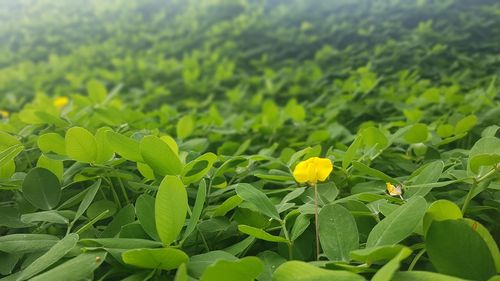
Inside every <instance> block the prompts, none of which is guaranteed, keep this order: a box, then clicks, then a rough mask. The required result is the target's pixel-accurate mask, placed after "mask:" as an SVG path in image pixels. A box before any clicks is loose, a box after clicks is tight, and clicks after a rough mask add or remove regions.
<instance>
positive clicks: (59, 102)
mask: <svg viewBox="0 0 500 281" xmlns="http://www.w3.org/2000/svg"><path fill="white" fill-rule="evenodd" d="M68 103H69V99H68V97H58V98H56V99H55V100H54V105H55V106H56V107H57V108H59V109H61V108H63V107H65V106H66V105H67V104H68Z"/></svg>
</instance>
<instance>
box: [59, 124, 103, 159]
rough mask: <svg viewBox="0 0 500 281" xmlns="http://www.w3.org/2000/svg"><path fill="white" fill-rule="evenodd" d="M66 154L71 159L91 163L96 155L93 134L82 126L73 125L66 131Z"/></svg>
mask: <svg viewBox="0 0 500 281" xmlns="http://www.w3.org/2000/svg"><path fill="white" fill-rule="evenodd" d="M65 145H66V154H67V155H68V156H69V157H70V158H71V159H73V160H76V161H79V162H83V163H92V162H94V161H95V160H96V157H97V143H96V140H95V137H94V135H92V134H91V133H90V132H89V131H87V129H84V128H82V127H73V128H71V129H69V130H68V131H67V132H66V137H65Z"/></svg>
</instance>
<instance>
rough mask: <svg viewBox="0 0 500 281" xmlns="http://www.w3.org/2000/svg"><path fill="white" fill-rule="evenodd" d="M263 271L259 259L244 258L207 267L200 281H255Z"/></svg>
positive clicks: (217, 262)
mask: <svg viewBox="0 0 500 281" xmlns="http://www.w3.org/2000/svg"><path fill="white" fill-rule="evenodd" d="M262 270H263V265H262V262H261V261H260V260H259V258H257V257H244V258H242V259H240V260H236V261H227V260H219V261H216V262H215V263H214V264H212V265H210V266H208V267H207V269H206V270H205V272H204V273H203V275H202V276H201V278H200V281H234V280H238V281H253V280H255V278H257V276H259V275H260V273H261V272H262Z"/></svg>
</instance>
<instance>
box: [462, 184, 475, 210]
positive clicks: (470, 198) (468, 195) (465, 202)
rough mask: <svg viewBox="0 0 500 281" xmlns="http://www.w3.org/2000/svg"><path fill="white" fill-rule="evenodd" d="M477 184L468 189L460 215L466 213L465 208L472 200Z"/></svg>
mask: <svg viewBox="0 0 500 281" xmlns="http://www.w3.org/2000/svg"><path fill="white" fill-rule="evenodd" d="M476 186H477V182H474V183H473V184H472V186H471V188H470V189H469V192H468V193H467V197H465V200H464V204H463V205H462V214H465V212H466V211H467V207H469V203H470V201H471V200H472V194H473V193H474V190H475V189H476Z"/></svg>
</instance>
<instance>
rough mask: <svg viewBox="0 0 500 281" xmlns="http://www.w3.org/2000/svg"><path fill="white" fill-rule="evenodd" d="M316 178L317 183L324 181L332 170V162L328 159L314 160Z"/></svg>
mask: <svg viewBox="0 0 500 281" xmlns="http://www.w3.org/2000/svg"><path fill="white" fill-rule="evenodd" d="M315 166H316V177H317V179H318V180H319V181H324V180H326V178H327V177H328V176H329V175H330V173H331V172H332V170H333V164H332V161H330V159H328V158H317V159H315Z"/></svg>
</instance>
